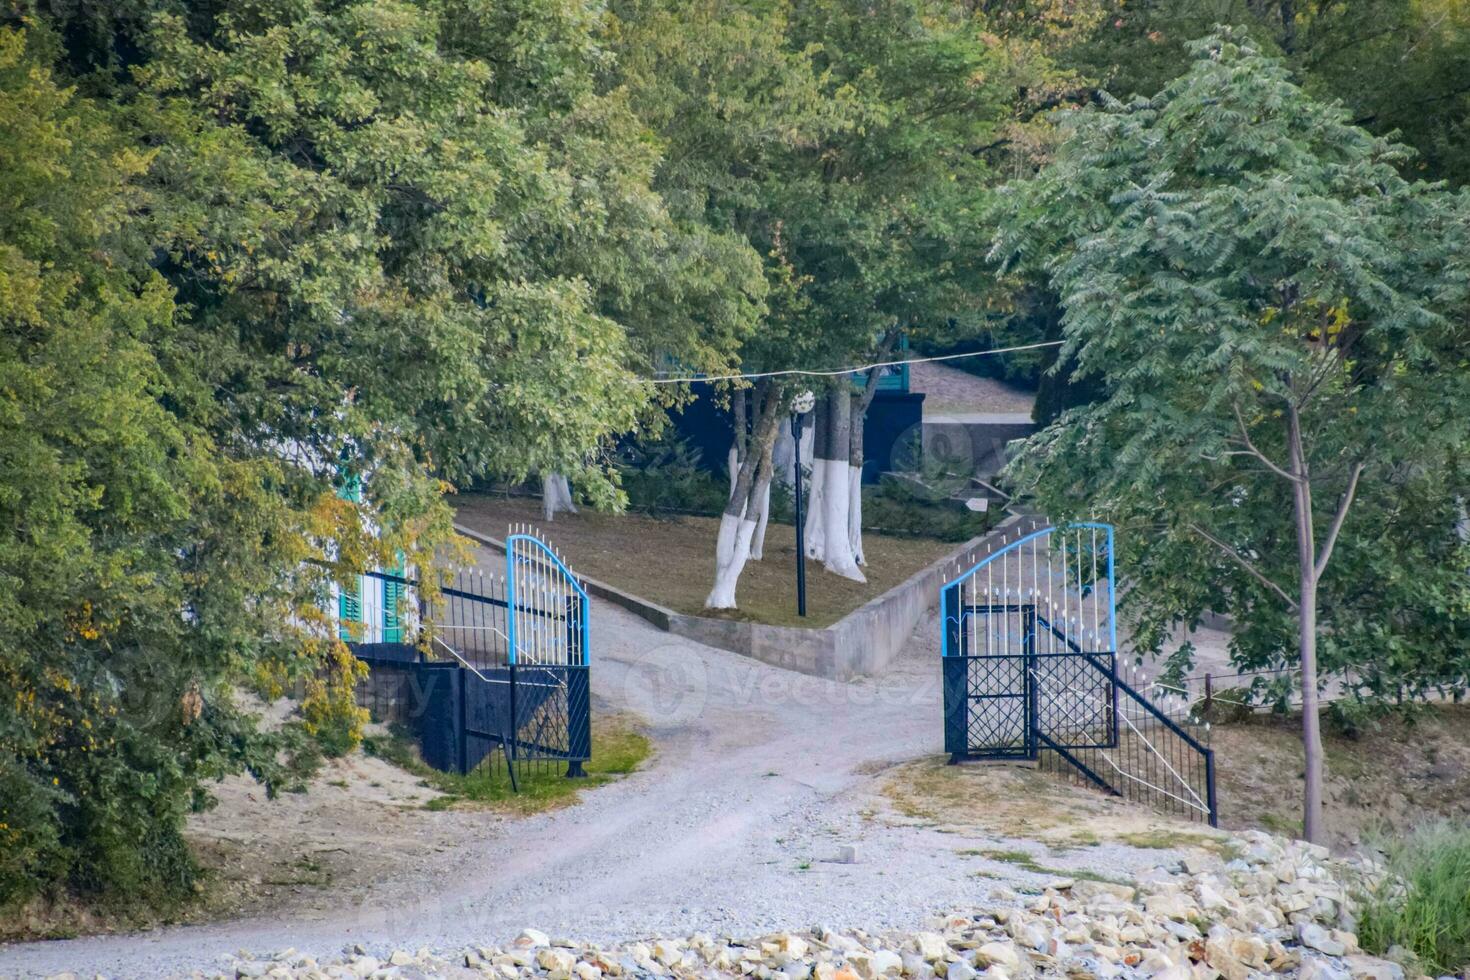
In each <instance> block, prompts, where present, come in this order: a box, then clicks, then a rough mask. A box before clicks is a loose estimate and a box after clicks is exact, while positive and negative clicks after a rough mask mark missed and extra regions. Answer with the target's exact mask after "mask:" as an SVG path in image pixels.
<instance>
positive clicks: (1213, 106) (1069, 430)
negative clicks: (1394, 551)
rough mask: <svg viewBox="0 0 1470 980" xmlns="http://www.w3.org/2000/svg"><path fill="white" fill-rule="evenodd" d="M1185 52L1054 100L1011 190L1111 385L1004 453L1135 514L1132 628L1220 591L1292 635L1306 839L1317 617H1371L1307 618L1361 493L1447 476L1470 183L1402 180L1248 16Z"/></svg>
mask: <svg viewBox="0 0 1470 980" xmlns="http://www.w3.org/2000/svg"><path fill="white" fill-rule="evenodd" d="M1191 50H1192V52H1193V54H1194V57H1195V60H1194V62H1193V64H1192V66H1191V68H1190V70H1189V71H1188V72H1187V73H1186V74H1185V75H1183V76H1182V77H1181V78H1179V79H1177V80H1176V81H1174V82H1172V83H1170V84H1169V85H1168V86H1167V87H1166V88H1165V89H1164V90H1163V91H1162V92H1160V93H1159V94H1158V95H1156V96H1154V97H1152V98H1149V99H1141V98H1140V99H1135V100H1133V101H1131V102H1128V103H1122V102H1117V101H1112V100H1107V101H1105V103H1104V104H1103V106H1102V107H1101V108H1100V109H1097V110H1090V111H1080V112H1074V113H1071V114H1069V115H1068V117H1067V118H1066V119H1065V121H1064V122H1063V123H1062V126H1063V131H1064V133H1065V134H1066V137H1067V139H1066V142H1065V143H1064V144H1063V146H1062V148H1061V150H1060V152H1059V153H1058V155H1057V158H1056V160H1055V161H1054V162H1053V163H1051V164H1049V165H1048V166H1047V167H1046V168H1044V169H1043V170H1042V172H1041V173H1040V174H1039V175H1038V177H1037V178H1036V179H1035V180H1034V181H1031V182H1027V183H1023V184H1019V185H1015V186H1013V187H1012V188H1010V189H1009V192H1008V193H1007V195H1006V198H1005V205H1004V214H1003V218H1002V221H1003V227H1004V231H1003V233H1002V234H1001V235H1000V236H998V238H997V241H996V244H995V249H994V254H995V255H996V256H997V257H999V258H1001V259H1003V260H1004V261H1006V262H1008V263H1010V264H1012V265H1013V266H1014V265H1017V264H1021V265H1024V264H1027V263H1030V264H1033V265H1034V266H1039V267H1041V268H1044V270H1045V271H1046V273H1047V274H1048V276H1049V278H1050V281H1051V283H1052V285H1053V287H1054V288H1055V289H1056V291H1057V293H1058V294H1059V295H1060V297H1061V301H1062V306H1063V309H1064V311H1065V312H1064V315H1063V319H1062V324H1063V330H1064V336H1065V338H1066V341H1067V343H1066V346H1065V347H1064V348H1063V352H1062V356H1063V358H1067V357H1074V358H1075V359H1076V364H1077V369H1078V371H1079V372H1080V374H1081V375H1082V376H1083V377H1084V378H1096V379H1099V380H1100V381H1101V382H1102V383H1103V387H1104V388H1105V391H1106V395H1105V397H1104V398H1102V399H1101V400H1099V401H1097V402H1096V403H1093V404H1090V405H1086V406H1083V407H1079V408H1075V409H1072V410H1070V411H1068V412H1066V413H1065V414H1063V415H1062V416H1061V418H1060V419H1059V420H1058V421H1057V422H1055V423H1054V424H1052V425H1051V426H1049V427H1047V428H1046V429H1045V430H1043V431H1042V432H1040V433H1038V434H1037V435H1036V436H1035V437H1033V438H1032V439H1031V440H1029V442H1028V443H1027V444H1026V446H1025V448H1024V452H1023V454H1022V455H1021V457H1020V458H1019V459H1018V460H1017V462H1016V463H1015V464H1014V466H1013V472H1014V475H1015V477H1016V479H1017V480H1018V482H1019V485H1020V486H1021V487H1023V488H1024V489H1025V490H1027V491H1028V492H1031V493H1033V494H1035V496H1036V499H1037V501H1038V504H1039V506H1041V507H1042V508H1043V509H1045V510H1046V512H1047V513H1049V514H1051V515H1052V516H1053V517H1054V518H1058V519H1064V518H1066V517H1068V516H1070V515H1074V514H1077V513H1079V512H1095V513H1099V514H1105V515H1107V516H1109V517H1110V518H1112V519H1113V520H1115V521H1118V522H1119V523H1120V524H1123V525H1125V527H1127V528H1128V529H1130V530H1131V531H1132V535H1131V536H1135V537H1141V538H1143V541H1142V543H1140V544H1138V545H1137V546H1136V550H1135V551H1134V552H1133V553H1132V554H1131V555H1130V556H1129V557H1130V563H1129V564H1128V565H1126V566H1125V567H1126V568H1127V569H1128V574H1129V575H1130V577H1131V578H1132V584H1131V586H1130V589H1129V592H1128V595H1129V604H1130V605H1131V606H1132V607H1133V609H1134V612H1135V615H1137V616H1139V617H1140V619H1141V622H1142V624H1143V629H1142V631H1141V634H1140V635H1141V639H1142V642H1143V643H1144V644H1145V645H1148V644H1150V643H1152V644H1157V643H1158V642H1161V638H1162V632H1163V627H1164V626H1165V625H1166V624H1170V623H1180V622H1182V623H1186V624H1192V623H1195V622H1197V621H1198V616H1199V615H1200V613H1201V612H1202V611H1204V610H1206V609H1210V608H1215V609H1219V610H1221V611H1229V612H1231V613H1233V614H1234V615H1235V617H1236V620H1237V622H1238V623H1239V624H1240V628H1241V632H1240V633H1238V634H1237V637H1236V641H1235V642H1236V644H1237V647H1238V648H1239V645H1240V644H1242V643H1257V644H1261V643H1274V644H1276V646H1277V648H1278V649H1280V648H1281V647H1287V648H1290V647H1294V648H1295V659H1296V662H1297V664H1298V666H1299V668H1300V671H1301V695H1302V701H1303V721H1302V729H1303V745H1304V751H1305V755H1306V779H1305V806H1304V818H1303V832H1304V834H1305V835H1306V836H1307V837H1308V838H1309V839H1313V840H1317V839H1320V837H1321V833H1322V748H1321V741H1320V734H1319V728H1318V725H1319V723H1318V711H1317V706H1318V689H1319V683H1320V681H1321V676H1320V674H1319V665H1318V649H1319V640H1320V638H1321V637H1322V636H1323V635H1324V634H1336V633H1337V632H1338V631H1340V630H1349V629H1361V628H1363V627H1364V625H1365V624H1364V623H1363V622H1362V621H1361V619H1360V618H1356V617H1355V616H1353V615H1342V616H1334V615H1333V613H1334V612H1336V611H1337V610H1335V609H1333V608H1328V609H1326V610H1325V612H1326V613H1327V619H1326V621H1325V622H1324V620H1323V619H1321V618H1319V613H1321V612H1323V611H1324V610H1323V608H1322V601H1321V600H1322V597H1323V595H1324V583H1326V582H1329V581H1331V580H1332V578H1333V576H1334V575H1335V574H1337V573H1338V572H1339V568H1340V561H1339V560H1338V558H1337V556H1339V555H1341V554H1343V553H1344V552H1346V551H1348V550H1349V549H1353V550H1356V548H1357V545H1350V544H1349V543H1348V542H1350V541H1354V540H1357V541H1372V540H1374V538H1375V537H1376V534H1375V532H1374V529H1372V528H1371V527H1364V526H1363V523H1362V521H1363V516H1364V515H1362V514H1361V513H1360V510H1361V507H1362V505H1361V503H1360V501H1363V500H1365V499H1371V500H1372V501H1373V502H1374V507H1375V508H1377V507H1379V506H1382V505H1383V503H1384V501H1385V500H1387V499H1388V498H1390V497H1392V496H1394V495H1397V494H1404V493H1413V492H1416V491H1417V492H1425V491H1430V492H1432V491H1433V489H1434V488H1435V487H1436V486H1438V487H1443V486H1444V485H1445V484H1444V482H1443V480H1442V479H1441V478H1440V476H1439V474H1442V473H1443V472H1444V467H1446V466H1447V465H1449V463H1450V462H1451V461H1453V460H1455V459H1460V458H1463V454H1464V452H1465V450H1466V448H1467V445H1466V439H1467V432H1466V428H1465V426H1464V424H1463V421H1462V420H1463V417H1464V413H1465V411H1466V409H1467V407H1470V372H1467V371H1466V369H1465V368H1466V364H1465V360H1464V353H1463V351H1464V340H1465V335H1464V330H1465V320H1464V317H1463V313H1464V310H1463V305H1462V304H1463V302H1464V295H1463V284H1464V269H1463V254H1462V253H1463V244H1462V243H1463V241H1464V234H1465V228H1466V217H1467V210H1466V202H1465V200H1464V199H1463V198H1460V197H1456V196H1454V195H1451V194H1449V193H1447V192H1445V191H1444V190H1443V189H1441V188H1439V187H1436V186H1434V185H1426V184H1419V183H1409V182H1407V181H1405V180H1404V179H1403V178H1402V177H1401V176H1400V175H1399V171H1398V169H1397V167H1398V165H1400V164H1401V162H1402V157H1403V154H1404V152H1405V151H1403V150H1402V148H1400V147H1395V146H1393V145H1391V144H1389V143H1387V142H1385V141H1383V140H1381V139H1377V138H1374V137H1372V136H1370V135H1369V134H1367V133H1366V132H1364V131H1363V130H1361V129H1358V128H1356V127H1354V126H1353V125H1351V123H1350V121H1349V119H1348V117H1347V113H1346V112H1345V111H1344V110H1343V109H1342V108H1340V107H1338V106H1333V105H1324V104H1322V103H1319V102H1316V101H1314V100H1313V99H1311V98H1310V97H1309V96H1308V95H1307V94H1306V93H1305V92H1303V91H1302V90H1301V89H1300V88H1299V87H1298V86H1296V85H1294V84H1293V83H1292V81H1291V80H1290V78H1289V76H1288V73H1287V69H1286V67H1285V66H1284V65H1283V64H1282V63H1281V62H1280V61H1279V60H1275V59H1272V58H1270V57H1267V56H1265V55H1263V54H1262V53H1261V51H1260V50H1259V49H1258V48H1257V47H1256V46H1255V45H1254V44H1253V43H1252V42H1250V41H1249V40H1247V39H1245V38H1244V37H1243V36H1242V35H1241V34H1240V33H1239V32H1225V33H1222V34H1219V35H1216V36H1213V37H1210V38H1207V39H1205V40H1203V41H1199V42H1196V43H1194V44H1192V45H1191ZM1456 263H1459V264H1460V265H1459V268H1458V269H1456V267H1455V264H1456ZM1421 513H1427V512H1424V511H1421ZM1439 513H1440V515H1441V517H1440V519H1441V520H1443V515H1444V514H1445V511H1444V509H1443V508H1441V509H1440V511H1439ZM1435 530H1436V533H1437V534H1439V535H1440V536H1441V537H1443V536H1444V535H1452V534H1453V524H1441V525H1440V526H1439V527H1438V528H1436V529H1435ZM1123 537H1124V540H1125V541H1126V540H1128V539H1129V537H1130V535H1129V534H1126V533H1125V535H1124V536H1123ZM1406 571H1407V569H1399V570H1397V572H1396V573H1397V574H1404V573H1405V572H1406ZM1462 578H1463V576H1462ZM1462 588H1463V587H1462ZM1459 594H1460V596H1461V597H1462V600H1463V596H1464V595H1465V593H1464V592H1463V591H1461V592H1460V593H1459ZM1462 600H1460V601H1462ZM1361 613H1362V606H1361V604H1360V605H1359V606H1358V614H1357V615H1358V616H1361ZM1373 618H1374V620H1375V621H1376V623H1377V624H1379V625H1380V626H1381V627H1386V628H1387V630H1388V631H1390V632H1391V630H1392V625H1391V624H1392V622H1393V619H1392V615H1391V611H1389V610H1381V609H1380V610H1378V611H1377V612H1376V614H1375V615H1374V616H1373ZM1285 621H1289V622H1290V623H1291V625H1292V630H1291V632H1294V634H1295V636H1294V638H1293V637H1292V636H1291V633H1290V632H1287V631H1286V630H1283V629H1281V628H1280V626H1281V625H1282V624H1283V623H1284V622H1285ZM1341 642H1342V640H1341V638H1340V637H1338V636H1335V635H1334V636H1333V639H1332V643H1333V644H1334V645H1337V644H1340V643H1341Z"/></svg>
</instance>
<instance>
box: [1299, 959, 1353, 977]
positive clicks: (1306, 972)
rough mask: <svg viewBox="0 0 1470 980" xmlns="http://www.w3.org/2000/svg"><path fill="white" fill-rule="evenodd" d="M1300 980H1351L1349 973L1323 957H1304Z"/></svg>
mask: <svg viewBox="0 0 1470 980" xmlns="http://www.w3.org/2000/svg"><path fill="white" fill-rule="evenodd" d="M1297 978H1298V980H1349V975H1348V972H1347V971H1346V970H1344V969H1342V968H1341V967H1339V966H1337V965H1336V964H1334V963H1333V961H1331V960H1329V959H1326V958H1324V957H1321V956H1304V957H1302V965H1301V969H1300V970H1299V971H1298V973H1297Z"/></svg>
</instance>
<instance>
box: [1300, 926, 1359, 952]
mask: <svg viewBox="0 0 1470 980" xmlns="http://www.w3.org/2000/svg"><path fill="white" fill-rule="evenodd" d="M1296 936H1297V938H1298V939H1300V940H1301V943H1302V945H1303V946H1307V947H1310V948H1311V949H1315V950H1317V951H1318V952H1319V953H1326V954H1327V955H1328V956H1341V955H1343V954H1344V953H1346V952H1347V944H1346V943H1343V942H1341V941H1340V940H1338V939H1336V938H1334V937H1333V935H1332V933H1331V932H1329V931H1328V930H1326V929H1324V928H1323V927H1322V926H1319V925H1317V924H1316V923H1315V922H1305V923H1302V924H1301V925H1299V926H1297V929H1296Z"/></svg>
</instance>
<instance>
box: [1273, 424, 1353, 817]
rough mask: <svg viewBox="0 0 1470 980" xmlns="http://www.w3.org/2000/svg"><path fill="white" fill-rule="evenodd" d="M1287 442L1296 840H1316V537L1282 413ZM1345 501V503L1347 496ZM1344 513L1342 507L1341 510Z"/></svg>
mask: <svg viewBox="0 0 1470 980" xmlns="http://www.w3.org/2000/svg"><path fill="white" fill-rule="evenodd" d="M1286 421H1287V442H1288V445H1289V451H1290V454H1291V462H1290V466H1291V475H1292V477H1293V480H1294V482H1293V484H1292V500H1293V502H1294V504H1295V516H1296V542H1297V567H1298V575H1299V578H1300V587H1299V594H1300V598H1299V599H1298V601H1297V644H1298V647H1299V654H1300V657H1301V669H1302V760H1303V762H1304V772H1303V780H1304V786H1303V790H1302V837H1304V838H1305V839H1307V840H1309V841H1311V842H1312V843H1314V844H1320V843H1321V842H1322V724H1321V719H1320V718H1319V717H1318V715H1317V579H1318V575H1319V571H1318V557H1317V544H1316V535H1315V533H1314V529H1313V524H1312V484H1311V478H1310V477H1311V475H1310V472H1309V471H1308V468H1307V462H1306V453H1305V452H1304V449H1303V446H1302V431H1301V419H1300V417H1299V416H1298V414H1297V411H1296V408H1295V406H1292V407H1290V408H1289V409H1288V411H1287V415H1286ZM1346 503H1351V496H1350V495H1349V496H1348V498H1347V500H1346ZM1344 510H1345V507H1344Z"/></svg>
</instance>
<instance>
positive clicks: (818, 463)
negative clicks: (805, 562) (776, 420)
mask: <svg viewBox="0 0 1470 980" xmlns="http://www.w3.org/2000/svg"><path fill="white" fill-rule="evenodd" d="M826 463H827V461H826V460H824V459H814V460H812V480H811V486H810V487H808V488H807V495H806V508H807V509H806V529H805V534H806V556H807V557H808V558H810V559H811V560H812V561H821V560H822V559H823V558H824V557H825V556H826V554H827V542H826V538H825V537H824V536H823V531H822V525H823V514H822V502H823V501H824V500H826V498H827V494H826V485H827V466H826Z"/></svg>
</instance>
